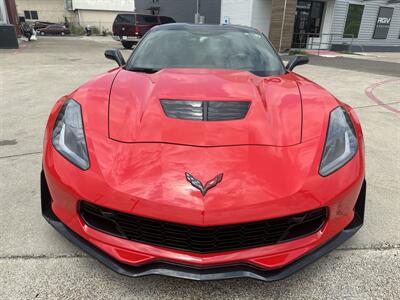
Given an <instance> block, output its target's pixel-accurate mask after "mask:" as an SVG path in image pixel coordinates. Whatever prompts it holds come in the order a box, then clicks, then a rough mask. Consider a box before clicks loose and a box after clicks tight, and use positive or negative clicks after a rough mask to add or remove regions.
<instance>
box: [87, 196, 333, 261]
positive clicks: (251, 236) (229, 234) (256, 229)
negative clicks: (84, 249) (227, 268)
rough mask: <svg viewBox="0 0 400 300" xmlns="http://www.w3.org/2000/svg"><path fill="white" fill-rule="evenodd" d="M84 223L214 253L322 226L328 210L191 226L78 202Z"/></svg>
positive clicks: (140, 239) (147, 241)
mask: <svg viewBox="0 0 400 300" xmlns="http://www.w3.org/2000/svg"><path fill="white" fill-rule="evenodd" d="M79 211H80V215H81V217H82V219H83V220H84V221H85V223H86V224H87V225H89V226H90V227H92V228H94V229H97V230H100V231H103V232H105V233H108V234H111V235H115V236H118V237H121V238H124V239H127V240H132V241H136V242H139V243H144V244H150V245H155V246H160V247H165V248H173V249H180V250H184V251H189V252H197V253H213V252H223V251H231V250H240V249H248V248H255V247H262V246H267V245H274V244H277V243H281V242H285V241H289V240H292V239H298V238H301V237H304V236H307V235H310V234H312V233H315V232H317V231H318V230H320V229H321V227H322V226H323V224H324V223H325V221H326V218H327V209H326V208H318V209H315V210H311V211H308V212H304V213H300V214H296V215H291V216H286V217H281V218H276V219H269V220H263V221H257V222H249V223H239V224H232V225H221V226H209V227H201V226H192V225H185V224H180V223H172V222H165V221H160V220H156V219H150V218H144V217H139V216H136V215H132V214H127V213H123V212H119V211H116V210H112V209H108V208H105V207H101V206H98V205H95V204H91V203H89V202H86V201H81V202H80V207H79Z"/></svg>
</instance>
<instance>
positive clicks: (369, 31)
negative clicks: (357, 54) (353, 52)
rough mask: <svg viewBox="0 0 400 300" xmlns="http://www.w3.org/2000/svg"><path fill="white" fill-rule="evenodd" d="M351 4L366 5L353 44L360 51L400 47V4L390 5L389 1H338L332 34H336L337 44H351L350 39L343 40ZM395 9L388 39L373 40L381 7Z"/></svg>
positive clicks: (334, 38)
mask: <svg viewBox="0 0 400 300" xmlns="http://www.w3.org/2000/svg"><path fill="white" fill-rule="evenodd" d="M349 2H350V3H354V4H362V5H364V13H363V17H362V20H361V26H360V31H359V34H358V38H357V39H354V41H353V44H354V45H359V46H361V48H359V49H360V50H362V49H363V47H364V48H368V47H371V46H373V47H388V46H400V39H399V35H400V3H398V4H395V3H394V4H388V2H389V1H388V0H376V1H359V0H351V1H349V0H336V2H335V11H334V17H333V23H332V28H331V32H332V33H334V34H335V36H334V37H333V42H334V43H337V44H342V43H350V41H351V39H350V38H343V31H344V27H345V23H346V17H347V10H348V6H349ZM380 6H384V7H393V8H394V12H393V16H392V21H391V24H390V28H389V32H388V36H387V38H386V39H373V38H372V37H373V34H374V29H375V23H376V19H377V16H378V12H379V7H380Z"/></svg>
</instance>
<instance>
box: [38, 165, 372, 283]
mask: <svg viewBox="0 0 400 300" xmlns="http://www.w3.org/2000/svg"><path fill="white" fill-rule="evenodd" d="M365 190H366V184H365V181H364V184H363V187H362V189H361V192H360V195H359V197H358V200H357V204H356V206H355V214H354V219H353V220H352V222H351V223H350V224H349V225H348V226H347V227H346V228H345V229H344V230H342V231H341V232H340V233H339V234H337V235H336V236H335V237H334V238H332V239H331V240H329V241H328V242H326V243H325V244H323V245H322V246H320V247H318V248H317V249H315V250H313V251H311V252H309V253H308V254H306V255H304V256H302V257H301V258H299V259H298V260H296V261H294V262H292V263H290V264H288V265H287V266H285V267H283V268H280V269H274V270H265V269H261V268H257V267H256V266H253V265H249V264H235V265H227V266H218V267H204V268H200V267H196V266H188V265H182V264H175V263H171V262H165V261H156V262H151V263H148V264H144V265H141V266H131V265H127V264H124V263H121V262H119V261H117V260H116V259H114V258H113V257H111V256H110V255H108V254H107V253H105V252H104V251H102V250H100V249H99V248H97V247H96V246H94V245H92V244H90V243H89V242H88V241H86V240H85V239H83V238H82V237H80V236H79V235H78V234H76V233H75V232H74V231H72V230H71V229H69V228H68V227H67V226H66V225H64V224H63V223H62V222H61V221H60V219H59V218H58V217H57V216H56V215H55V214H54V212H53V211H52V209H51V196H50V192H49V190H48V187H47V183H46V179H45V176H44V173H43V171H42V174H41V198H42V199H41V200H42V214H43V217H44V218H45V219H46V221H47V222H49V223H50V225H52V226H53V227H54V228H55V229H56V230H57V231H58V232H59V233H61V234H62V235H63V236H65V237H66V238H67V239H68V240H69V241H70V242H72V243H73V244H75V245H77V246H79V247H80V248H81V249H82V250H84V251H85V252H87V253H88V254H90V255H91V256H93V257H94V258H96V259H97V260H98V261H100V262H101V263H103V264H104V265H106V266H107V267H109V268H110V269H112V270H113V271H115V272H117V273H119V274H122V275H126V276H130V277H140V276H146V275H164V276H170V277H178V278H184V279H191V280H198V281H207V280H221V279H232V278H242V277H247V278H253V279H258V280H262V281H276V280H280V279H283V278H286V277H288V276H290V275H291V274H293V273H295V272H297V271H299V270H300V269H302V268H304V267H306V266H307V265H309V264H311V263H313V262H314V261H316V260H318V259H319V258H320V257H321V256H324V255H325V254H327V253H329V252H330V251H332V250H333V249H335V248H337V247H338V246H339V245H341V244H342V243H343V242H345V241H346V240H348V239H349V238H350V237H352V236H353V235H354V234H355V233H356V232H357V231H358V230H359V229H360V228H361V226H362V225H363V220H364V207H365Z"/></svg>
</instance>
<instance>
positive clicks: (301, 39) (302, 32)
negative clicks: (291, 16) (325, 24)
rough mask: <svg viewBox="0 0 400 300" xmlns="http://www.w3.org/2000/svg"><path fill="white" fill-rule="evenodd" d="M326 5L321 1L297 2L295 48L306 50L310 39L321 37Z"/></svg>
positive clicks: (293, 41) (301, 0)
mask: <svg viewBox="0 0 400 300" xmlns="http://www.w3.org/2000/svg"><path fill="white" fill-rule="evenodd" d="M324 4H325V3H324V2H320V1H307V0H299V1H297V7H296V18H295V21H294V33H293V40H292V47H293V48H306V45H307V39H308V38H309V37H319V33H320V30H321V25H322V14H323V13H324Z"/></svg>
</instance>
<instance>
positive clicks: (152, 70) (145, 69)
mask: <svg viewBox="0 0 400 300" xmlns="http://www.w3.org/2000/svg"><path fill="white" fill-rule="evenodd" d="M128 71H133V72H143V73H149V74H152V73H156V72H158V71H160V69H154V68H137V67H132V68H129V69H128Z"/></svg>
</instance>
